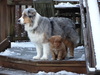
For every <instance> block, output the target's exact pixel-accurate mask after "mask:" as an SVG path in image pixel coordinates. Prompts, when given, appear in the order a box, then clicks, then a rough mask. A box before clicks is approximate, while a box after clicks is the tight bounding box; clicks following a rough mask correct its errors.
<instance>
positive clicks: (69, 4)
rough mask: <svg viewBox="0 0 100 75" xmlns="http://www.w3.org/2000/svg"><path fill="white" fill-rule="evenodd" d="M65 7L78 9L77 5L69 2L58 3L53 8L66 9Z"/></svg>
mask: <svg viewBox="0 0 100 75" xmlns="http://www.w3.org/2000/svg"><path fill="white" fill-rule="evenodd" d="M66 7H79V4H71V3H70V2H67V3H63V2H61V3H58V4H57V5H55V8H66Z"/></svg>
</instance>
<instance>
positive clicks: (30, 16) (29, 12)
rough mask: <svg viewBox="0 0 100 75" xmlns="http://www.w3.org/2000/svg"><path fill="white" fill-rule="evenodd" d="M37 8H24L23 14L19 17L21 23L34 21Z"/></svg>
mask: <svg viewBox="0 0 100 75" xmlns="http://www.w3.org/2000/svg"><path fill="white" fill-rule="evenodd" d="M36 13H37V12H36V10H35V9H34V8H27V9H24V11H23V12H22V16H21V17H20V18H19V19H18V23H19V24H27V23H32V22H33V20H34V18H35V17H36Z"/></svg>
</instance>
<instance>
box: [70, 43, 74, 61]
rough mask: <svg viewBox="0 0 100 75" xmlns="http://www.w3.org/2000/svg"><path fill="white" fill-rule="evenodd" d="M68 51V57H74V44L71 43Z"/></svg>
mask: <svg viewBox="0 0 100 75" xmlns="http://www.w3.org/2000/svg"><path fill="white" fill-rule="evenodd" d="M69 51H70V57H69V59H71V58H74V45H73V44H72V45H71V46H70V47H69Z"/></svg>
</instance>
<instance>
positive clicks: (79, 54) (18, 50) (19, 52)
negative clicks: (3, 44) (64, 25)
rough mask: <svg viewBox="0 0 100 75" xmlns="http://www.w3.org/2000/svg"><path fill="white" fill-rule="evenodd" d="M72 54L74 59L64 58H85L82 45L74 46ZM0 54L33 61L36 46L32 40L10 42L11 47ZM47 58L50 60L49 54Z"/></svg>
mask: <svg viewBox="0 0 100 75" xmlns="http://www.w3.org/2000/svg"><path fill="white" fill-rule="evenodd" d="M68 54H69V53H68ZM74 54H75V57H74V59H68V57H69V56H67V57H66V59H65V60H80V61H82V60H85V54H84V47H83V46H79V47H77V48H75V51H74ZM0 55H3V56H9V57H13V58H21V59H26V60H32V61H34V60H33V59H32V57H33V56H35V55H36V48H35V45H34V43H32V42H12V43H11V48H8V49H6V50H5V51H4V52H1V53H0ZM49 60H51V56H50V57H49Z"/></svg>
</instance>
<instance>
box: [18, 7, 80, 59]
mask: <svg viewBox="0 0 100 75" xmlns="http://www.w3.org/2000/svg"><path fill="white" fill-rule="evenodd" d="M18 23H20V24H22V25H24V27H25V31H27V33H28V37H29V39H30V41H31V42H34V43H35V45H36V52H37V55H36V56H34V57H33V59H37V60H38V59H40V60H47V59H48V57H49V54H50V45H49V41H48V39H49V38H50V37H51V36H53V35H60V36H61V37H63V38H65V39H66V37H68V38H70V40H71V41H72V42H73V43H74V46H75V45H76V44H78V43H79V36H78V33H77V32H76V30H75V24H74V23H73V21H72V20H70V19H68V18H62V17H51V18H47V17H43V16H41V15H40V14H39V13H38V12H37V11H36V10H35V9H34V8H26V9H24V10H23V12H22V16H21V17H20V18H19V19H18Z"/></svg>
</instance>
